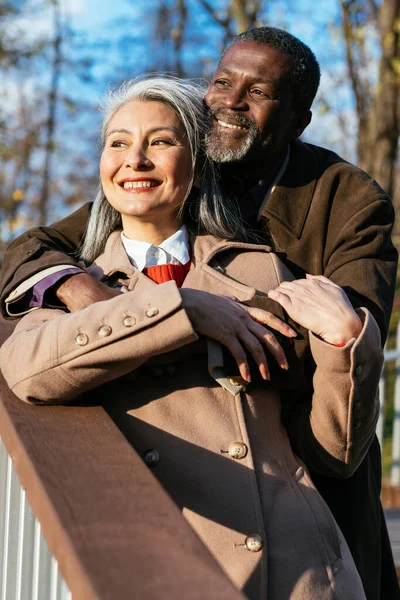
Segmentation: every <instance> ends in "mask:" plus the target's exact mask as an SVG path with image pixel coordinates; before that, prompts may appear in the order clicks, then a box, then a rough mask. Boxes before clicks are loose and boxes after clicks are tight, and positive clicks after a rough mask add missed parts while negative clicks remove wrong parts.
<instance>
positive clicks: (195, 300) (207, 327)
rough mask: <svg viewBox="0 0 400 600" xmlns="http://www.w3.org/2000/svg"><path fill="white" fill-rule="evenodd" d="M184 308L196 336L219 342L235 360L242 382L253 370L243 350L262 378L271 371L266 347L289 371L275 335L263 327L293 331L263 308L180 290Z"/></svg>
mask: <svg viewBox="0 0 400 600" xmlns="http://www.w3.org/2000/svg"><path fill="white" fill-rule="evenodd" d="M180 292H181V296H182V305H183V308H184V309H185V310H186V312H187V314H188V317H189V319H190V321H191V323H192V325H193V328H194V329H195V331H197V333H200V334H201V335H205V336H207V337H209V338H212V339H214V340H216V341H217V342H220V343H221V344H223V345H224V346H226V347H227V348H228V350H229V351H230V352H231V354H232V356H233V357H234V359H235V360H236V363H237V365H238V367H239V371H240V374H241V376H242V377H243V379H245V380H246V381H250V379H251V377H250V369H249V365H248V362H247V357H246V352H245V350H244V347H245V348H247V350H248V351H249V352H250V354H251V355H252V357H253V359H254V361H255V362H256V364H257V365H258V369H259V371H260V373H261V376H262V377H263V379H269V378H270V376H269V369H268V364H267V359H266V357H265V352H264V348H263V345H264V346H265V348H267V350H269V352H270V353H271V354H272V355H273V356H274V357H275V359H276V361H277V363H278V364H279V366H280V367H282V368H283V369H287V368H288V363H287V360H286V356H285V353H284V351H283V349H282V347H281V345H280V344H279V342H278V340H277V339H276V337H275V336H274V334H273V333H272V332H271V331H269V330H268V329H266V328H265V327H263V325H268V326H269V327H272V328H273V329H275V330H277V331H279V332H280V333H282V334H283V335H285V336H287V337H295V336H296V332H295V331H293V329H291V328H290V327H289V326H288V325H286V323H283V321H281V320H280V319H279V318H278V317H276V316H275V315H273V314H271V313H269V312H267V311H265V310H262V309H260V308H249V307H247V306H243V305H242V304H239V303H238V302H236V301H235V300H233V299H232V298H228V297H226V296H220V295H218V294H211V293H209V292H203V291H201V290H193V289H188V288H183V289H181V290H180Z"/></svg>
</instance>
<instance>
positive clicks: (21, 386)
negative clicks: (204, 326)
mask: <svg viewBox="0 0 400 600" xmlns="http://www.w3.org/2000/svg"><path fill="white" fill-rule="evenodd" d="M92 272H93V273H94V274H95V275H96V276H98V277H103V276H107V277H108V281H109V283H110V284H112V285H121V284H122V285H123V290H129V293H125V294H122V295H121V296H119V297H116V298H113V299H112V300H108V301H106V302H99V303H97V304H95V305H92V306H90V307H88V308H86V309H84V310H82V311H80V312H77V313H73V314H65V313H63V312H62V311H58V310H48V309H39V310H36V311H33V312H31V313H29V314H28V315H27V316H26V317H24V318H23V319H22V320H21V321H20V323H19V324H18V326H17V327H16V329H15V332H14V334H13V335H12V336H11V337H10V338H9V340H7V342H6V343H5V344H4V345H3V347H2V350H1V354H0V359H1V368H2V371H3V373H4V375H5V377H6V380H7V381H8V384H9V386H10V387H11V389H12V390H13V392H14V393H15V394H16V395H17V396H19V397H20V398H21V399H22V400H25V401H28V402H37V401H39V402H44V403H68V402H70V401H73V400H75V399H76V398H77V397H78V396H79V395H80V394H82V393H83V392H85V391H88V390H92V389H93V388H96V389H95V391H94V392H92V394H91V395H90V396H89V397H86V396H85V395H83V396H82V397H80V398H79V400H80V401H82V402H85V401H86V402H87V401H88V400H89V399H90V398H92V399H93V398H94V399H95V401H98V402H102V403H104V406H105V407H106V409H107V410H108V412H109V413H110V415H111V416H112V418H113V419H114V421H115V422H116V423H117V425H118V426H119V427H120V428H121V430H122V431H123V432H124V434H125V435H126V436H127V438H128V439H129V440H130V441H131V443H132V444H133V446H134V447H135V448H136V450H137V451H138V452H139V453H141V454H142V455H143V457H144V460H145V461H146V462H147V463H148V464H149V466H151V467H152V468H153V472H154V474H155V476H156V477H157V478H158V479H159V480H160V481H161V483H162V484H163V485H164V487H165V488H166V489H167V491H168V492H169V493H170V495H171V496H172V498H173V499H174V500H175V501H176V502H177V504H178V505H179V506H180V507H181V508H182V510H183V514H184V515H185V517H186V518H187V520H188V521H189V523H190V524H191V525H192V527H193V529H194V530H195V531H196V532H197V533H198V535H199V536H200V538H201V539H202V540H203V541H204V543H205V544H206V545H207V547H208V548H209V549H210V551H211V552H212V553H213V554H214V556H215V557H216V559H217V560H218V562H219V563H220V564H221V566H222V568H223V569H224V570H225V571H226V573H227V574H228V575H229V577H230V578H231V579H232V581H233V582H234V583H235V584H236V585H237V586H238V587H239V588H240V589H243V590H244V592H245V593H246V594H247V595H248V597H249V598H252V599H256V598H257V599H258V598H267V599H268V600H285V599H286V598H288V599H289V598H290V599H291V600H309V599H310V598H318V599H319V600H328V599H329V600H330V599H332V600H333V599H337V600H361V599H364V598H365V595H364V592H363V589H362V585H361V581H360V579H359V576H358V574H357V572H356V569H355V566H354V563H353V560H352V558H351V555H350V553H349V550H348V547H347V544H346V542H345V541H344V538H343V536H342V534H341V532H340V530H339V529H338V527H337V525H336V523H335V521H334V519H333V517H332V515H331V513H330V511H329V509H328V507H327V506H326V504H325V503H324V501H323V500H322V498H321V497H320V496H319V494H318V492H317V491H316V489H315V487H314V485H313V483H312V482H311V480H310V477H309V475H308V473H307V470H306V469H305V467H304V464H303V463H302V461H301V460H300V459H299V458H297V457H296V456H295V455H294V454H293V452H292V450H291V446H290V444H289V441H288V438H287V434H286V432H285V429H284V428H283V426H282V423H281V417H280V399H279V390H278V389H276V388H275V387H274V386H273V385H272V384H270V383H265V382H262V381H261V380H258V379H257V378H255V377H253V383H252V384H251V385H250V386H249V387H248V388H247V390H246V389H245V388H244V387H243V386H242V385H241V383H240V380H237V379H236V380H232V378H231V376H232V375H236V373H237V371H235V370H234V368H233V366H232V365H231V364H229V361H227V359H226V357H224V355H223V353H222V352H221V347H220V346H219V345H218V344H213V343H211V344H210V343H209V342H207V340H204V339H198V337H197V335H196V333H195V332H194V331H193V328H192V326H191V323H190V321H189V319H188V317H187V315H186V313H185V311H184V309H183V308H182V306H181V296H180V293H179V290H178V289H177V288H176V285H175V283H174V282H168V283H166V284H163V285H159V286H157V285H155V284H154V282H152V281H151V280H149V279H148V278H147V277H146V276H144V275H143V274H141V273H139V272H138V271H137V270H136V269H135V268H134V267H132V266H131V265H130V263H129V261H128V259H127V257H126V254H125V252H124V250H123V247H122V244H121V241H120V237H119V234H118V232H115V233H114V234H112V235H111V236H110V238H109V241H108V244H107V248H106V251H105V253H104V254H103V255H102V256H101V257H99V259H98V260H97V261H96V265H95V266H94V267H93V268H92ZM288 278H292V277H291V275H290V273H289V272H288V271H287V269H286V267H285V266H284V265H283V263H281V261H280V260H279V259H278V258H277V257H276V255H274V254H272V253H270V252H269V251H268V248H267V247H260V246H250V245H246V244H236V243H229V242H217V241H215V240H214V239H212V238H209V237H205V236H204V237H199V238H197V240H196V242H195V246H194V251H193V265H192V268H191V270H190V272H189V274H188V276H187V278H186V280H185V283H184V286H185V287H191V288H198V289H202V290H206V291H210V292H215V293H224V294H228V295H232V296H235V297H237V298H238V299H239V300H241V301H243V302H247V303H253V304H258V305H260V304H262V298H263V297H265V294H266V292H267V291H268V290H269V289H271V288H274V287H276V286H277V285H278V284H279V282H280V281H282V280H285V279H288ZM260 299H261V300H260ZM360 316H361V317H362V318H363V322H364V327H363V331H362V334H361V335H360V337H359V338H358V339H357V341H354V340H353V341H352V342H349V344H347V346H346V347H345V348H336V347H332V346H329V345H328V344H325V343H324V342H322V341H320V340H318V339H317V338H316V337H315V336H313V335H310V345H311V350H312V354H313V358H314V360H315V362H316V371H315V375H314V381H313V385H314V388H315V392H314V395H313V399H312V407H311V412H310V414H309V415H308V414H307V412H305V411H301V412H300V413H299V414H298V415H296V423H294V426H293V430H292V432H291V435H292V436H294V437H295V442H296V446H297V447H298V448H300V450H301V453H302V455H303V456H305V457H309V458H310V459H311V458H312V461H313V464H314V466H315V467H316V468H317V469H318V470H319V471H320V472H321V473H323V474H326V475H331V476H336V477H347V476H349V475H351V474H352V473H353V472H354V470H355V469H356V468H357V466H358V464H359V463H360V462H361V461H362V459H363V457H364V455H365V453H366V451H367V449H368V446H369V444H370V442H371V440H372V438H373V435H374V428H375V424H376V420H377V416H378V409H379V402H378V399H377V395H376V393H375V391H374V390H376V389H377V385H378V380H379V375H380V369H381V365H382V352H381V350H380V335H379V329H378V327H377V325H376V322H375V320H374V318H373V317H372V315H371V314H370V313H369V312H368V310H364V309H362V310H360ZM105 326H109V328H106V331H107V334H106V335H104V331H105V329H104V328H105ZM110 328H111V329H110ZM17 359H18V360H17ZM15 364H19V367H20V368H19V370H18V372H16V369H15ZM287 377H288V378H289V379H290V377H291V373H290V372H289V374H287ZM360 382H362V384H363V385H362V389H363V394H362V395H361V393H360V389H361V388H360V386H359V385H358V384H359V383H360ZM279 385H280V386H281V387H282V388H285V385H286V384H285V381H284V377H282V378H281V383H280V384H279ZM289 387H290V386H289ZM360 403H362V407H363V413H364V419H363V420H362V421H360V420H358V419H357V411H358V410H359V406H360ZM233 442H239V444H237V445H236V447H233V448H232V443H233ZM234 448H236V449H238V451H239V455H238V454H235V452H234ZM235 456H236V457H235ZM254 534H257V535H258V536H259V538H255V541H256V542H257V540H258V542H259V541H260V540H262V546H263V547H262V549H259V547H258V546H257V547H256V548H255V549H256V550H258V551H256V552H255V551H251V550H250V549H249V548H248V547H249V546H251V541H252V539H253V538H252V537H251V536H252V535H254ZM253 541H254V540H253Z"/></svg>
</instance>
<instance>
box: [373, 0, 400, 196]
mask: <svg viewBox="0 0 400 600" xmlns="http://www.w3.org/2000/svg"><path fill="white" fill-rule="evenodd" d="M399 24H400V0H384V2H383V4H382V6H381V9H380V29H381V44H382V57H381V61H380V68H379V83H378V87H377V91H376V95H375V99H374V105H373V108H372V110H371V112H370V115H369V132H370V134H369V146H370V152H369V161H368V164H367V171H368V172H369V173H370V174H371V175H372V176H373V177H374V178H375V179H376V180H377V181H378V183H380V185H381V186H382V187H383V188H384V189H385V190H386V191H387V192H388V193H389V194H390V195H392V196H393V191H394V181H395V171H396V160H397V148H398V141H399V93H400V38H399Z"/></svg>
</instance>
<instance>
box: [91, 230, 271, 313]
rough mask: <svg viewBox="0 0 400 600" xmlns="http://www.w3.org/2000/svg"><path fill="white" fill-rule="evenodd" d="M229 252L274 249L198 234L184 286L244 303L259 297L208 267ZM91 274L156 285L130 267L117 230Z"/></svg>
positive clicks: (138, 285)
mask: <svg viewBox="0 0 400 600" xmlns="http://www.w3.org/2000/svg"><path fill="white" fill-rule="evenodd" d="M228 250H242V251H253V252H270V251H271V248H270V247H269V246H266V245H257V244H246V243H244V242H231V241H228V240H219V239H217V238H214V237H213V236H210V235H199V236H197V237H196V238H195V239H194V244H193V247H192V265H191V268H190V271H189V273H188V275H187V277H186V279H185V281H184V284H183V287H188V288H194V289H202V290H206V291H209V292H213V293H215V294H223V295H225V296H233V297H235V298H237V299H238V300H240V301H241V302H247V301H249V300H252V299H253V298H254V296H255V294H256V291H255V289H254V288H252V287H249V286H247V285H244V284H242V283H239V282H238V281H236V280H235V279H232V278H230V277H229V276H227V275H225V274H224V273H221V272H220V271H219V270H217V269H215V268H213V267H211V266H210V265H209V263H210V262H211V261H212V259H214V258H215V257H216V256H217V255H218V254H219V253H222V252H226V251H228ZM88 271H89V273H91V274H92V275H93V276H94V277H96V278H97V279H105V278H106V277H111V276H113V275H115V274H118V273H122V274H124V275H125V277H126V278H129V279H130V282H129V289H133V288H135V289H138V288H142V287H149V286H152V285H157V284H156V283H155V282H154V281H152V280H151V279H149V278H148V277H146V275H144V274H143V273H141V272H140V271H138V269H136V268H135V267H134V266H133V265H132V264H131V262H130V261H129V258H128V256H127V254H126V252H125V249H124V246H123V244H122V240H121V235H120V231H114V232H113V233H112V234H111V235H110V236H109V238H108V240H107V243H106V247H105V249H104V252H103V253H102V254H101V255H100V256H99V257H98V258H97V259H96V260H95V261H94V263H93V264H92V265H90V267H88Z"/></svg>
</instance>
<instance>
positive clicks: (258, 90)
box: [251, 88, 268, 98]
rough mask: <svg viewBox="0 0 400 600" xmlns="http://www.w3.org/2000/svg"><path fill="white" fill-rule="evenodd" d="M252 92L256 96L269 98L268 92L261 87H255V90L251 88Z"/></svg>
mask: <svg viewBox="0 0 400 600" xmlns="http://www.w3.org/2000/svg"><path fill="white" fill-rule="evenodd" d="M251 93H252V94H254V95H255V96H264V97H265V98H268V94H266V93H265V92H264V91H263V90H260V89H259V88H254V89H253V90H251Z"/></svg>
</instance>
